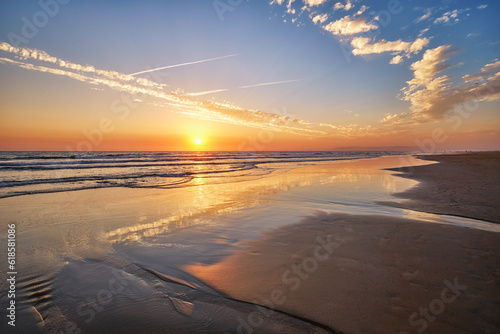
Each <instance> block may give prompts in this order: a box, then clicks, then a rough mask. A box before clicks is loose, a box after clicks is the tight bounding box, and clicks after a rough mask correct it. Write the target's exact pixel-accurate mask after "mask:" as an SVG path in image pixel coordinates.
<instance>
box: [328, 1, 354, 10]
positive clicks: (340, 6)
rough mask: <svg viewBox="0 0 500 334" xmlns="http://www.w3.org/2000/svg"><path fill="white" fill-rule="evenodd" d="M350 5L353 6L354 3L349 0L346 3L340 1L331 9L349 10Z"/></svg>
mask: <svg viewBox="0 0 500 334" xmlns="http://www.w3.org/2000/svg"><path fill="white" fill-rule="evenodd" d="M352 7H354V5H353V4H352V2H351V0H347V2H346V4H345V5H344V4H342V3H341V2H337V3H336V4H335V5H334V6H333V11H336V10H340V9H343V10H350V9H351V8H352Z"/></svg>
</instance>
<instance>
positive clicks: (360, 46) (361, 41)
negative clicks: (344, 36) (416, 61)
mask: <svg viewBox="0 0 500 334" xmlns="http://www.w3.org/2000/svg"><path fill="white" fill-rule="evenodd" d="M371 42H372V39H371V38H368V37H356V38H353V39H352V41H351V45H352V46H353V47H354V49H353V50H352V54H354V55H367V54H373V53H383V52H393V53H396V54H397V53H403V54H405V55H407V56H408V55H410V54H413V53H417V52H419V51H420V50H422V49H423V48H424V47H425V46H426V45H427V44H428V43H429V39H427V38H417V39H416V40H415V41H413V42H403V41H402V40H397V41H386V40H383V39H382V40H380V41H378V42H375V43H371ZM398 60H399V58H397V59H393V61H394V63H395V64H398V63H399V62H397V61H398Z"/></svg>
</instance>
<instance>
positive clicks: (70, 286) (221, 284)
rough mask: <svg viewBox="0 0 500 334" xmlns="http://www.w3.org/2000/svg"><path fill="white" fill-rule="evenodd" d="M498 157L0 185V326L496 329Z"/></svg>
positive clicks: (369, 160) (43, 329) (367, 160)
mask: <svg viewBox="0 0 500 334" xmlns="http://www.w3.org/2000/svg"><path fill="white" fill-rule="evenodd" d="M499 157H500V155H499V154H498V153H473V154H462V155H439V156H422V157H417V158H416V157H411V156H405V155H398V156H386V157H370V156H366V157H361V158H357V159H352V160H342V159H339V160H338V161H325V162H322V161H309V162H308V163H305V164H302V165H300V164H299V165H298V164H297V163H289V164H288V165H286V166H289V165H294V164H295V166H293V168H289V167H286V168H285V167H280V168H274V167H273V166H274V165H273V164H275V162H274V161H273V162H266V163H262V165H259V164H256V166H257V167H258V168H257V169H255V170H251V172H250V173H248V172H245V174H242V171H243V170H248V168H244V166H243V167H240V166H238V168H237V170H235V171H234V172H235V173H237V175H236V177H235V178H233V179H231V181H227V180H228V179H227V178H225V177H223V176H220V177H219V176H217V175H211V176H210V177H208V178H207V177H206V175H205V176H199V175H196V174H193V175H192V176H191V177H190V179H189V180H187V181H185V182H184V183H182V186H172V185H175V184H176V183H178V182H177V181H175V180H174V182H171V183H169V186H168V187H160V186H158V185H162V184H164V183H160V182H158V180H156V179H155V181H154V182H156V183H155V187H123V186H120V185H117V186H112V187H107V186H105V187H101V188H97V189H81V188H84V187H83V186H82V187H81V188H78V189H74V190H73V191H57V192H46V189H47V187H46V188H44V192H42V193H33V194H22V195H16V196H12V197H7V198H1V199H0V209H1V211H2V223H3V224H2V230H1V233H2V235H1V238H2V239H1V240H2V241H4V240H6V239H7V235H8V233H7V225H8V224H15V225H16V244H17V253H16V256H17V268H16V269H17V277H16V289H17V293H16V298H15V300H16V305H17V308H16V315H17V317H16V322H17V324H16V328H15V331H12V328H10V327H7V324H6V322H3V323H2V324H0V328H1V329H2V332H4V329H5V332H6V333H7V332H8V331H11V332H20V333H24V332H30V333H52V332H57V333H72V332H78V330H79V331H80V332H82V333H105V332H116V333H137V332H141V333H194V332H196V333H390V332H394V333H400V334H403V333H422V332H425V333H470V332H480V333H495V332H498V331H499V330H500V322H499V321H498V317H497V314H499V313H500V306H499V305H500V292H499V287H498V283H497V282H498V279H499V276H500V271H499V268H500V258H499V256H498V254H500V242H499V241H500V234H499V232H500V225H498V224H497V223H499V222H500V221H499V219H498V211H499V210H498V205H497V204H496V201H497V198H498V195H497V194H498V182H497V181H498V177H499V176H498V170H500V169H499V167H500V166H499V161H500V160H499ZM266 159H267V158H266ZM294 159H295V158H294ZM314 159H316V158H314ZM316 160H317V159H316ZM437 162H439V163H437ZM283 166H284V165H283ZM264 170H265V171H264ZM234 172H233V171H231V173H234ZM440 175H441V176H442V175H445V176H446V177H441V176H440ZM147 177H150V176H149V175H148V176H147ZM165 177H170V178H171V177H172V176H165ZM182 177H183V178H184V176H182ZM93 182H94V181H93ZM0 260H1V261H2V262H3V263H6V261H7V259H6V254H5V253H3V254H1V257H0ZM4 274H5V272H2V275H4ZM4 282H5V279H3V277H2V284H5V283H4ZM6 290H7V289H4V286H3V285H2V295H1V302H2V307H3V306H4V305H7V304H6V303H7V302H8V300H9V297H8V296H7V294H6V293H5V292H3V291H6Z"/></svg>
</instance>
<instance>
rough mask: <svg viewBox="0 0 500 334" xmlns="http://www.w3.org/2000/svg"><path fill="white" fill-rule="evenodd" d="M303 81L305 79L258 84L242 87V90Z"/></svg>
mask: <svg viewBox="0 0 500 334" xmlns="http://www.w3.org/2000/svg"><path fill="white" fill-rule="evenodd" d="M301 80H304V79H295V80H284V81H274V82H265V83H260V84H256V85H250V86H242V87H240V88H252V87H259V86H269V85H277V84H282V83H287V82H295V81H301Z"/></svg>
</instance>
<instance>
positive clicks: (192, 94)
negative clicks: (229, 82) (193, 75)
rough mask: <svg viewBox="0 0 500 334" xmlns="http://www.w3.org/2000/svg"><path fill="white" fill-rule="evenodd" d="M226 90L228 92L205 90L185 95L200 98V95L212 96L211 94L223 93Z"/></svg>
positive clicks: (223, 89)
mask: <svg viewBox="0 0 500 334" xmlns="http://www.w3.org/2000/svg"><path fill="white" fill-rule="evenodd" d="M226 90H229V89H227V88H222V89H216V90H207V91H204V92H196V93H186V95H187V96H200V95H207V94H212V93H219V92H225V91H226Z"/></svg>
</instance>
